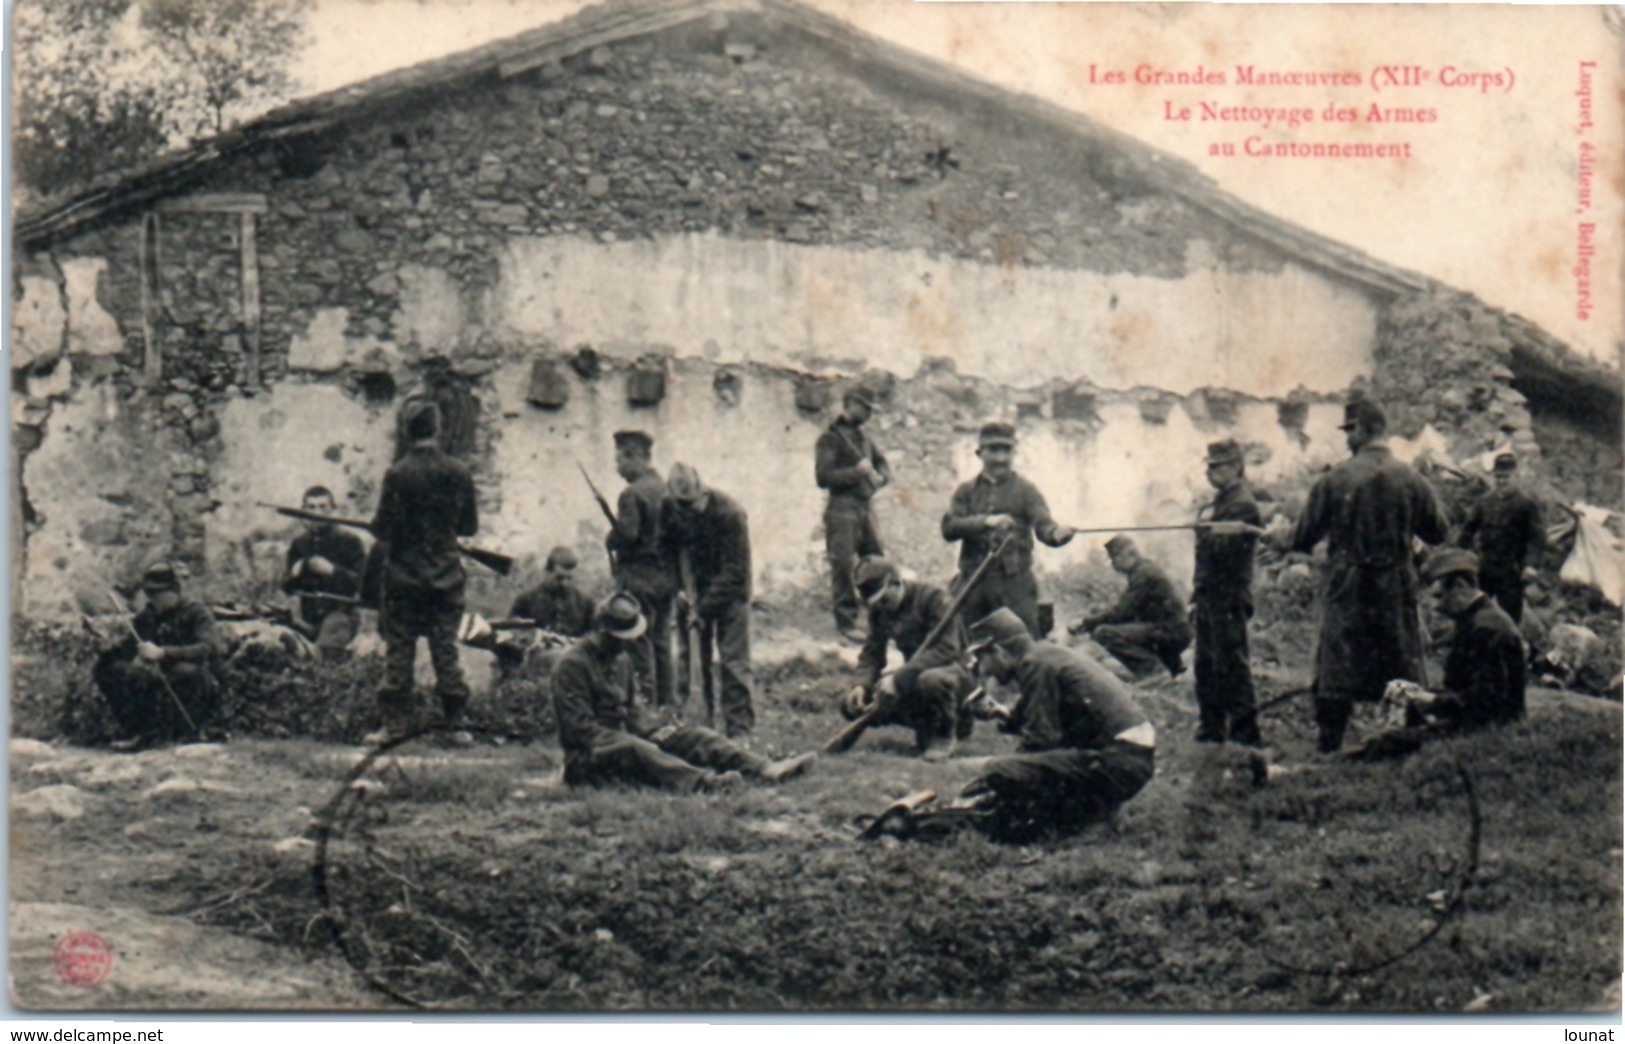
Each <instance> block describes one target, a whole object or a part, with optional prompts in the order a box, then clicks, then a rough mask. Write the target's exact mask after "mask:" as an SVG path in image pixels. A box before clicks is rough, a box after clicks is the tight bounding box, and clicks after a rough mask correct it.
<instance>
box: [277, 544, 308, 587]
mask: <svg viewBox="0 0 1625 1044" xmlns="http://www.w3.org/2000/svg"><path fill="white" fill-rule="evenodd" d="M304 560H305V556H304V555H303V554H301V553H300V550H299V541H298V540H297V539H296V540H294V541H293V543H291V544H289V545H288V554H287V556H286V557H285V558H284V559H283V565H282V593H283V594H292V593H293V592H295V591H297V590H299V588H300V586H301V584H300V581H301V580H303V579H304V571H303V570H302V569H300V568H299V567H300V565H301V564H302V563H303V562H304Z"/></svg>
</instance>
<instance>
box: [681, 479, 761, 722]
mask: <svg viewBox="0 0 1625 1044" xmlns="http://www.w3.org/2000/svg"><path fill="white" fill-rule="evenodd" d="M666 495H667V496H666V501H665V503H664V505H663V506H662V508H661V515H660V540H661V543H662V545H663V546H664V555H665V558H666V561H667V562H668V563H669V564H670V565H669V568H670V569H671V571H672V572H673V573H674V574H676V575H678V576H681V575H682V569H681V566H680V564H679V563H680V562H681V560H682V558H683V557H684V556H687V558H688V562H689V568H690V570H691V571H692V573H693V577H694V588H695V590H694V595H693V598H694V603H693V605H692V606H690V607H689V611H691V612H693V613H694V614H695V615H696V616H697V617H698V618H699V621H700V653H701V661H700V662H701V668H702V673H703V674H704V676H705V687H706V692H707V696H708V698H707V703H708V704H709V702H710V700H709V693H710V691H711V686H712V681H711V674H712V672H711V662H712V659H713V649H714V658H715V659H716V660H719V661H720V664H719V666H720V668H721V669H720V671H719V673H720V674H721V676H722V693H721V705H722V721H723V729H724V731H726V732H727V734H728V736H729V737H730V738H732V737H735V736H742V735H744V734H746V733H748V732H750V730H751V729H752V728H754V727H755V725H756V712H755V710H754V709H753V708H752V707H751V666H750V596H751V575H750V522H749V520H748V519H747V518H746V516H745V509H744V508H743V507H741V506H740V505H739V503H738V502H737V501H735V500H734V499H733V498H732V497H730V496H728V495H727V494H725V493H719V492H718V491H716V490H714V489H710V488H709V487H707V486H705V485H704V484H702V483H701V482H700V476H699V473H698V472H697V471H695V470H694V469H693V468H691V467H689V466H688V465H687V464H673V465H672V469H671V475H670V476H669V477H668V478H667V480H666ZM678 597H679V598H680V599H682V600H684V601H685V602H686V601H687V598H688V595H687V593H686V592H680V593H679V595H678ZM689 695H690V696H691V697H692V696H694V695H696V694H694V693H690V694H689Z"/></svg>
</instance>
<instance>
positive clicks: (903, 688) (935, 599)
mask: <svg viewBox="0 0 1625 1044" xmlns="http://www.w3.org/2000/svg"><path fill="white" fill-rule="evenodd" d="M920 597H921V605H920V613H921V614H922V616H923V617H924V619H923V621H922V622H923V623H924V624H925V626H926V629H927V630H934V629H935V628H936V626H937V624H938V623H939V622H941V621H942V619H943V617H945V616H947V615H948V607H949V606H950V605H951V604H952V602H951V601H950V600H949V598H948V595H947V594H946V593H945V592H944V591H942V590H940V589H938V588H935V587H928V588H925V589H924V590H923V591H921V592H920ZM963 627H964V625H963V624H962V623H960V622H959V621H958V620H949V621H948V623H947V624H946V625H945V626H943V628H942V629H941V630H940V631H938V633H937V636H936V638H934V639H932V641H931V644H930V645H929V646H921V647H920V648H919V649H917V650H915V652H914V656H913V657H912V661H913V662H911V663H908V664H904V665H903V666H902V667H900V668H898V670H897V691H898V692H910V691H912V690H913V687H914V683H915V682H916V681H917V680H918V679H919V677H920V675H921V674H922V673H924V672H925V671H929V670H932V669H934V668H937V667H941V666H943V665H944V664H949V663H953V662H955V661H957V660H959V659H960V658H961V656H962V655H963V650H964V648H965V637H964V632H963V630H962V628H963Z"/></svg>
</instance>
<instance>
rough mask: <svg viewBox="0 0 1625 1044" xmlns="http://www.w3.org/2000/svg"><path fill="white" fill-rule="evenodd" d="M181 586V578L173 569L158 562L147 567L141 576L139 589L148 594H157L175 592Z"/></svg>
mask: <svg viewBox="0 0 1625 1044" xmlns="http://www.w3.org/2000/svg"><path fill="white" fill-rule="evenodd" d="M180 586H181V578H180V576H179V575H178V574H177V573H176V572H175V567H174V566H172V565H170V564H169V563H168V562H159V563H158V564H157V565H153V566H148V567H147V571H146V572H145V573H143V574H142V576H141V589H142V590H143V591H145V592H147V593H148V594H157V593H158V592H159V591H177V590H179V589H180Z"/></svg>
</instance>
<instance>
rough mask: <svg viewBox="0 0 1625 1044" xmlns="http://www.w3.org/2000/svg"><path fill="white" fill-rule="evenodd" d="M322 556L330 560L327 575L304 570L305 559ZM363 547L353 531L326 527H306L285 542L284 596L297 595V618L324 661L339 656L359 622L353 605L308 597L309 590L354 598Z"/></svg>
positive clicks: (362, 565) (364, 561)
mask: <svg viewBox="0 0 1625 1044" xmlns="http://www.w3.org/2000/svg"><path fill="white" fill-rule="evenodd" d="M315 557H321V558H325V559H327V560H328V561H329V562H331V563H332V564H333V572H332V574H331V575H329V576H317V575H316V574H315V573H314V572H311V571H309V570H307V569H305V568H304V562H305V560H306V559H308V558H315ZM366 564H367V549H366V546H365V545H364V544H363V543H362V542H361V538H360V537H359V536H357V535H355V534H354V533H351V532H348V531H346V530H343V529H340V528H338V527H336V526H329V527H328V528H327V529H326V530H321V531H318V530H306V531H305V532H303V533H301V534H299V535H298V536H296V537H294V538H293V543H291V544H289V545H288V556H287V561H286V565H285V568H284V570H283V574H282V590H283V592H284V593H285V594H297V595H299V620H300V622H302V623H303V624H304V625H305V626H306V627H307V628H309V631H307V635H309V634H313V635H314V636H315V639H316V648H318V649H320V650H321V652H322V656H323V657H324V658H326V659H329V660H336V659H340V658H341V657H343V656H344V654H345V650H346V649H347V648H348V646H349V644H350V641H351V639H353V638H354V637H355V634H356V630H357V627H358V626H359V623H360V621H359V620H358V619H357V614H356V609H355V607H354V606H353V605H345V604H344V603H343V602H337V601H331V600H329V599H325V598H312V597H310V596H311V595H313V594H326V595H334V596H336V597H338V598H355V597H356V596H357V595H359V594H360V593H361V574H362V572H363V571H364V570H365V569H366Z"/></svg>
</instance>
